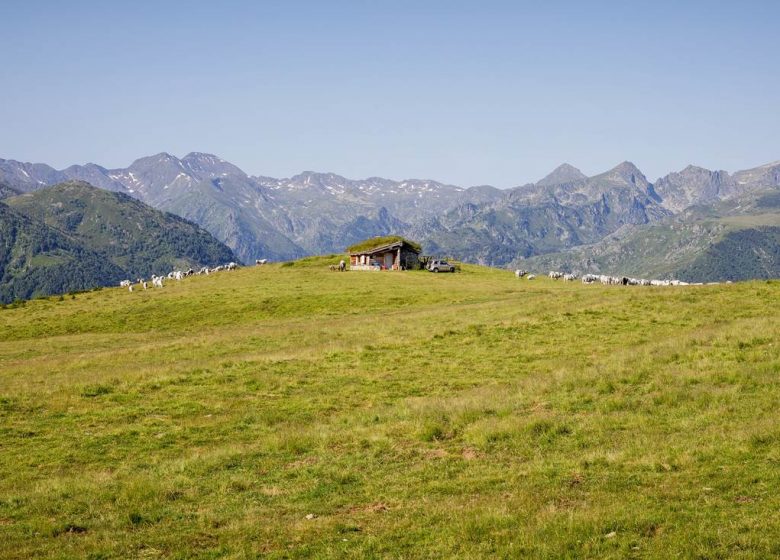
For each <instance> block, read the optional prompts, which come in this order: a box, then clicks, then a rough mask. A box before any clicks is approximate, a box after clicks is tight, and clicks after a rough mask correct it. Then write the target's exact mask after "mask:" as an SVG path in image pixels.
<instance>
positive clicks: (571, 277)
mask: <svg viewBox="0 0 780 560" xmlns="http://www.w3.org/2000/svg"><path fill="white" fill-rule="evenodd" d="M267 262H268V259H257V261H256V262H255V264H256V265H264V264H266V263H267ZM236 268H238V264H237V263H234V262H229V263H227V264H223V265H220V266H217V267H214V268H209V267H207V266H204V267H203V268H201V269H200V270H197V271H196V270H193V269H192V268H190V269H189V270H186V271H183V270H173V271H171V272H169V273H168V274H167V275H166V276H156V275H154V274H152V286H153V287H155V288H162V287H163V285H164V281H165V280H166V279H167V280H182V279H183V278H185V277H187V276H192V275H200V274H206V275H208V274H214V273H216V272H221V271H223V270H235V269H236ZM335 268H336V267H335V265H334V266H331V269H334V270H335ZM344 268H345V266H344V261H341V263H340V266H339V270H344ZM515 276H517V277H518V278H526V279H527V280H533V279H534V278H536V275H535V274H530V273H529V272H528V271H527V270H521V269H517V270H515ZM547 276H548V277H550V278H551V279H553V280H559V279H562V280H563V281H564V282H574V281H575V280H577V279H580V277H579V276H577V275H576V274H570V273H565V272H559V271H555V270H551V271H550V272H549V273H548V274H547ZM581 280H582V283H583V284H595V283H596V282H599V283H601V284H603V285H605V286H700V285H702V283H701V282H698V283H694V284H691V283H689V282H683V281H682V280H648V279H646V278H631V277H629V276H608V275H606V274H583V275H582V278H581ZM135 283H137V284H139V285H140V286H141V287H142V288H143V289H144V290H146V289H148V288H149V284H148V282H147V281H146V280H144V279H143V278H139V279H138V280H137V281H136V282H135ZM717 283H718V282H709V284H717ZM730 283H731V282H727V284H730ZM119 286H120V287H121V288H127V289H128V290H129V291H131V292H132V291H133V282H132V281H130V280H122V281H121V282H120V283H119Z"/></svg>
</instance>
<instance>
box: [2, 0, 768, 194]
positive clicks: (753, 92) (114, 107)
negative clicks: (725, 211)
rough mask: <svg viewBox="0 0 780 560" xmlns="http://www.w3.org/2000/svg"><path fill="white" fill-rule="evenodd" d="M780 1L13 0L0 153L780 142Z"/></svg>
mask: <svg viewBox="0 0 780 560" xmlns="http://www.w3.org/2000/svg"><path fill="white" fill-rule="evenodd" d="M779 21H780V2H778V1H777V0H770V1H742V2H736V1H730V2H718V1H715V0H713V1H706V2H697V1H689V2H685V1H674V2H666V1H660V0H656V1H647V2H645V1H615V2H598V1H573V2H563V1H560V2H555V1H551V2H539V1H535V2H521V1H508V2H498V1H490V0H479V1H478V0H472V1H471V2H461V1H458V0H444V1H425V0H413V1H405V0H393V1H386V2H380V1H375V2H369V1H363V2H359V1H353V2H347V1H338V0H328V1H325V0H323V1H316V2H296V1H294V0H288V1H282V0H280V1H275V2H270V1H268V2H262V1H244V2H240V1H235V0H233V1H231V0H228V1H212V2H195V1H190V2H184V1H180V2H174V1H165V0H156V1H139V0H133V1H129V0H128V1H125V2H118V1H116V2H115V1H106V0H100V1H91V2H90V1H80V0H69V1H67V2H64V1H36V0H2V1H1V2H0V22H2V23H1V24H0V30H1V31H0V53H2V74H0V75H1V76H2V80H0V158H6V159H18V160H22V161H34V162H45V163H49V164H50V165H53V166H55V167H57V168H62V167H65V166H67V165H70V164H73V163H86V162H95V163H99V164H101V165H104V166H106V167H125V166H127V165H129V164H130V163H131V162H132V161H133V160H134V159H135V158H137V157H141V156H144V155H149V154H153V153H157V152H161V151H166V152H170V153H172V154H174V155H177V156H180V157H181V156H183V155H185V154H186V153H188V152H190V151H203V152H211V153H215V154H217V155H219V156H221V157H223V158H224V159H227V160H229V161H231V162H233V163H235V164H236V165H238V166H239V167H241V168H242V169H244V171H246V172H248V173H250V174H262V175H269V176H277V177H284V176H290V175H293V174H296V173H298V172H300V171H303V170H314V171H332V172H335V173H339V174H341V175H345V176H347V177H351V178H362V177H367V176H373V175H376V176H383V177H388V178H393V179H404V178H410V177H415V178H432V179H437V180H441V181H445V182H450V183H454V184H458V185H464V186H468V185H478V184H492V185H495V186H499V187H510V186H514V185H518V184H523V183H526V182H529V181H534V180H537V179H539V178H540V177H542V176H543V175H545V174H546V173H547V172H548V171H550V170H551V169H552V168H553V167H555V166H556V165H558V164H559V163H561V162H564V161H566V162H569V163H571V164H573V165H575V166H577V167H579V168H580V169H582V171H583V172H585V173H586V174H595V173H597V172H600V171H604V170H606V169H608V168H611V167H613V166H614V165H616V164H617V163H619V162H621V161H623V160H630V161H633V162H634V163H636V164H637V165H638V166H639V167H640V168H641V169H642V170H643V171H644V172H645V174H646V175H647V176H648V178H649V179H650V180H654V179H656V178H657V177H658V176H659V175H662V174H666V173H667V172H668V171H673V170H679V169H681V168H683V167H684V166H686V165H687V164H689V163H693V164H696V165H701V166H703V167H708V168H718V169H726V170H729V171H733V170H737V169H744V168H747V167H753V166H756V165H760V164H763V163H767V162H770V161H774V160H778V159H780V41H778V37H777V30H778V22H779Z"/></svg>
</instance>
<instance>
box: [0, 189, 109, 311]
mask: <svg viewBox="0 0 780 560" xmlns="http://www.w3.org/2000/svg"><path fill="white" fill-rule="evenodd" d="M123 276H124V271H123V270H122V269H121V268H119V267H118V266H117V265H115V264H114V263H112V262H110V261H108V260H106V258H105V257H104V256H103V255H100V254H98V253H97V252H95V251H91V250H90V249H88V248H87V247H85V246H84V245H83V244H82V243H80V242H79V241H78V240H75V239H73V238H71V237H70V236H68V235H67V234H65V233H63V232H61V231H58V230H57V229H55V228H52V227H49V226H47V225H46V224H44V223H41V222H37V221H35V220H32V219H30V218H29V217H27V216H25V215H23V214H21V213H19V212H16V211H15V210H13V209H12V208H9V207H8V206H7V205H5V204H3V203H0V303H8V302H10V301H13V300H15V299H28V298H31V297H35V296H38V295H49V294H57V293H60V294H61V293H66V292H69V291H80V290H86V289H90V288H93V287H96V286H102V285H105V284H113V283H115V282H118V281H119V280H120V279H121V278H122V277H123Z"/></svg>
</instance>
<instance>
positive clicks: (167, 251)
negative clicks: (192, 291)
mask: <svg viewBox="0 0 780 560" xmlns="http://www.w3.org/2000/svg"><path fill="white" fill-rule="evenodd" d="M6 202H7V204H8V205H9V206H10V207H12V208H13V209H14V210H16V211H17V212H20V213H22V214H25V215H26V216H28V217H29V218H31V219H33V220H37V221H39V222H43V223H45V224H46V225H48V226H49V227H52V228H56V229H58V230H60V231H63V232H66V233H68V234H69V235H70V236H71V237H72V238H73V239H76V240H78V241H79V242H80V243H82V244H83V245H84V246H85V247H87V248H88V249H90V250H92V251H95V252H96V253H99V254H101V255H104V256H105V257H106V258H107V259H109V260H110V261H111V262H112V263H113V264H115V265H116V266H118V267H120V268H121V269H122V270H123V271H125V273H126V275H127V276H128V277H131V278H135V277H139V276H140V277H149V276H150V275H151V274H153V273H156V274H162V273H167V272H168V271H170V270H172V269H174V268H183V269H186V268H189V267H193V268H195V267H200V266H204V265H208V266H215V265H218V264H223V263H225V262H229V261H232V260H235V256H234V255H233V253H232V252H231V251H230V249H228V248H227V247H226V246H225V245H223V244H222V243H220V242H218V241H217V240H216V239H214V238H213V237H212V236H211V235H210V234H209V233H208V232H206V231H205V230H203V229H201V228H200V227H198V226H196V225H195V224H193V223H191V222H188V221H186V220H184V219H182V218H180V217H178V216H175V215H173V214H165V213H163V212H160V211H158V210H155V209H153V208H151V207H149V206H147V205H146V204H144V203H142V202H140V201H138V200H136V199H134V198H132V197H130V196H127V195H125V194H122V193H115V192H109V191H105V190H102V189H98V188H95V187H92V186H91V185H88V184H86V183H81V182H68V183H62V184H59V185H56V186H53V187H49V188H46V189H41V190H38V191H36V192H33V193H28V194H24V195H21V196H18V197H15V198H10V199H8V200H7V201H6Z"/></svg>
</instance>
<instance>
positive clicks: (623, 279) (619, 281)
mask: <svg viewBox="0 0 780 560" xmlns="http://www.w3.org/2000/svg"><path fill="white" fill-rule="evenodd" d="M515 276H517V277H518V278H524V277H525V278H527V279H528V280H533V279H534V278H536V276H535V275H533V274H529V273H528V271H527V270H520V269H518V270H515ZM547 276H548V277H550V278H552V279H553V280H558V279H562V280H563V281H564V282H574V281H575V280H577V279H578V278H579V276H577V275H576V274H568V273H565V272H559V271H556V270H551V271H550V272H549V273H548V274H547ZM596 282H599V283H601V284H603V285H605V286H701V285H702V283H701V282H699V283H696V284H691V283H689V282H683V281H682V280H648V279H647V278H631V277H629V276H608V275H606V274H583V275H582V283H583V284H595V283H596ZM709 283H710V284H717V282H709Z"/></svg>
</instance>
